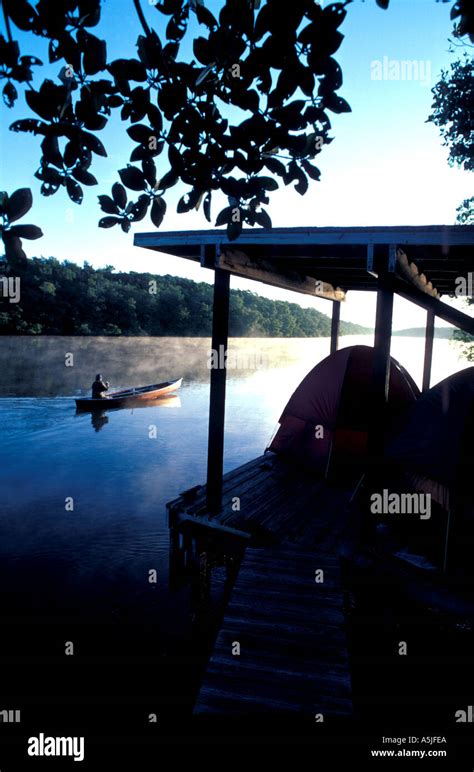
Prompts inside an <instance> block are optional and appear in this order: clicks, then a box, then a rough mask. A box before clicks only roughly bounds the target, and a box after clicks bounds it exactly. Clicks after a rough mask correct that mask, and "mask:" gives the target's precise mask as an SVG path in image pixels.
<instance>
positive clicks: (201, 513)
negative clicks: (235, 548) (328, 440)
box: [168, 453, 352, 554]
mask: <svg viewBox="0 0 474 772" xmlns="http://www.w3.org/2000/svg"><path fill="white" fill-rule="evenodd" d="M351 494H352V487H346V488H344V487H341V486H335V485H329V484H328V483H327V481H326V480H323V479H318V478H315V477H313V478H312V477H311V476H309V475H308V474H307V473H305V472H304V470H301V468H300V467H298V466H295V465H291V464H287V463H285V462H284V461H282V460H281V459H279V458H278V457H277V456H275V455H274V454H273V453H266V454H264V455H262V456H259V457H258V458H255V459H253V460H252V461H249V462H248V463H247V464H243V465H242V466H240V467H238V468H237V469H234V470H233V471H231V472H229V473H228V474H226V475H224V478H223V491H222V509H221V511H220V512H219V513H218V514H217V515H213V516H211V515H209V513H208V510H207V502H206V486H204V485H203V486H196V487H195V488H191V489H190V490H189V491H185V492H184V493H182V494H181V495H180V496H179V497H178V498H177V499H175V500H174V501H171V502H170V503H169V504H168V511H169V523H170V528H172V529H173V528H174V527H178V528H179V527H180V526H182V525H184V524H185V523H187V524H189V525H190V527H192V526H194V527H197V528H199V526H202V527H205V528H208V529H209V528H211V529H216V530H220V531H221V532H222V533H227V534H229V535H232V534H233V535H235V536H238V537H241V538H242V539H244V540H250V539H252V542H253V543H254V544H257V545H260V544H262V545H263V544H266V545H268V543H279V542H281V541H285V542H292V543H295V544H299V545H300V546H301V547H303V548H304V549H311V548H317V549H318V551H319V552H329V553H332V554H334V553H335V552H336V551H337V548H338V546H339V544H340V542H341V540H342V538H343V536H344V532H345V529H346V525H347V520H348V514H347V504H348V502H349V499H350V496H351Z"/></svg>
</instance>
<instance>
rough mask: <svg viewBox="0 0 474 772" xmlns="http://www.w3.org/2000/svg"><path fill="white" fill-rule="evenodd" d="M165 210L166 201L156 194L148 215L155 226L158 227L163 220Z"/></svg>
mask: <svg viewBox="0 0 474 772" xmlns="http://www.w3.org/2000/svg"><path fill="white" fill-rule="evenodd" d="M165 212H166V202H165V200H164V199H163V198H161V197H160V196H158V197H157V198H155V199H154V200H153V204H152V205H151V213H150V217H151V220H152V222H153V225H155V226H156V227H157V228H159V227H160V225H161V223H162V222H163V217H164V216H165Z"/></svg>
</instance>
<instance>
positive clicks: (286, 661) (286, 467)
mask: <svg viewBox="0 0 474 772" xmlns="http://www.w3.org/2000/svg"><path fill="white" fill-rule="evenodd" d="M351 493H352V488H348V487H346V488H344V487H341V486H336V485H331V484H329V483H328V481H326V480H323V479H320V478H316V477H314V476H313V477H312V476H311V475H308V473H307V472H305V471H304V470H302V469H301V468H300V467H299V466H297V465H294V464H288V463H286V462H285V461H283V460H282V459H281V458H279V457H277V456H276V455H275V454H273V453H266V454H264V455H263V456H260V457H259V458H256V459H254V460H252V461H250V462H249V463H247V464H244V465H243V466H240V467H238V468H237V469H235V470H233V471H231V472H230V473H228V474H226V475H224V477H223V491H222V509H221V511H220V512H219V513H218V514H216V515H212V516H211V515H210V514H209V512H208V509H207V498H206V487H205V486H196V487H195V488H191V489H190V490H189V491H185V492H184V493H182V494H181V495H180V496H179V498H177V499H175V500H174V501H172V502H170V503H169V504H168V509H169V519H170V530H171V542H172V544H174V545H175V549H174V550H172V560H171V562H170V581H173V582H174V583H175V584H176V583H177V577H178V582H179V576H180V575H186V572H188V573H189V571H191V573H192V570H193V566H194V570H196V566H197V565H200V570H201V575H202V576H205V577H206V582H207V585H208V586H207V587H203V596H205V595H206V593H209V586H210V581H211V580H210V576H211V572H210V570H209V565H210V563H212V558H211V557H210V556H211V554H212V552H209V547H208V546H207V545H208V544H210V543H212V540H213V539H214V538H216V537H217V538H218V539H222V540H223V543H224V544H225V545H226V546H225V548H224V551H225V552H226V553H227V554H230V553H229V552H228V550H229V549H230V552H232V545H234V547H235V550H234V554H235V555H237V561H238V560H239V555H241V554H242V550H243V549H245V554H244V557H243V560H242V563H241V564H240V568H239V571H238V575H237V579H236V580H235V583H234V585H233V589H232V591H231V596H230V601H229V603H228V605H227V608H226V610H225V614H224V619H223V624H222V627H221V629H220V632H219V633H218V636H217V639H216V642H215V645H214V650H213V653H212V656H211V658H210V661H209V664H208V668H207V670H206V673H205V676H204V680H203V683H202V687H201V690H200V693H199V696H198V699H197V702H196V707H195V713H196V714H206V715H207V714H216V715H217V714H218V715H219V716H221V717H226V716H235V717H239V718H244V717H245V716H247V715H251V714H254V713H255V712H260V713H265V714H267V713H269V712H270V713H272V714H275V713H280V714H293V715H295V714H297V715H306V716H307V717H310V716H315V715H316V714H321V715H322V716H323V717H325V716H347V715H350V713H351V696H350V695H351V690H350V675H349V658H348V652H347V646H346V640H345V623H344V614H343V587H342V582H341V577H340V565H339V559H338V552H339V548H340V546H341V544H342V543H343V542H344V540H345V538H346V535H347V527H348V519H349V515H348V502H349V499H350V496H351ZM237 545H238V546H237ZM210 549H211V550H212V548H210ZM203 561H204V562H203ZM203 566H204V567H205V568H206V570H205V571H204V573H203V571H202V567H203ZM316 571H322V572H323V574H322V578H323V581H316V574H315V572H316ZM236 644H238V645H239V646H240V654H235V652H234V653H233V647H234V649H235V645H236ZM313 720H314V718H313ZM320 720H321V719H320Z"/></svg>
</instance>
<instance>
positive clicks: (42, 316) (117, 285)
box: [0, 257, 368, 337]
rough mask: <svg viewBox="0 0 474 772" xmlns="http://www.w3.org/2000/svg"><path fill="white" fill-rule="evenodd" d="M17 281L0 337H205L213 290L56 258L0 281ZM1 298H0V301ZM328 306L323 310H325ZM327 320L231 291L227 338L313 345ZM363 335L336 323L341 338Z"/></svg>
mask: <svg viewBox="0 0 474 772" xmlns="http://www.w3.org/2000/svg"><path fill="white" fill-rule="evenodd" d="M9 274H10V276H11V277H13V275H14V277H15V278H16V279H18V278H19V280H20V283H19V287H20V299H19V302H11V301H12V299H13V298H8V297H5V294H6V292H5V287H6V282H4V285H2V286H3V287H4V289H3V291H2V289H1V288H0V332H1V334H3V335H15V334H22V335H157V336H158V335H179V336H181V335H182V336H208V335H210V334H211V319H212V286H211V285H210V284H207V283H205V282H199V283H198V282H195V281H192V280H190V279H182V278H180V277H177V276H155V275H153V274H150V273H135V272H130V273H120V272H115V270H114V268H113V267H111V266H107V267H106V268H93V267H92V266H91V265H89V264H88V263H87V262H86V263H84V266H83V267H81V266H79V265H77V264H76V263H72V262H68V261H64V262H61V261H59V260H57V259H56V258H53V257H49V258H43V257H41V258H32V259H28V260H27V261H22V262H21V263H20V261H19V262H18V263H17V264H16V265H15V267H14V270H13V268H10V269H9V268H8V265H7V264H3V266H2V265H1V264H0V275H1V276H3V277H8V276H9ZM2 295H3V297H2ZM329 309H330V304H328V310H329ZM330 326H331V322H330V319H329V317H327V316H325V315H324V314H322V313H320V312H319V311H317V310H316V309H309V308H301V307H300V306H299V305H297V304H296V303H288V302H285V301H279V300H270V299H268V298H264V297H261V296H259V295H256V294H255V293H253V292H249V291H243V290H231V298H230V334H231V335H232V336H234V337H247V336H263V337H319V336H325V335H329V334H330ZM365 332H368V330H367V328H365V327H361V326H360V325H356V324H352V323H349V322H342V323H341V333H342V334H363V333H365Z"/></svg>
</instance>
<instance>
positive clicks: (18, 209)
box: [5, 188, 33, 222]
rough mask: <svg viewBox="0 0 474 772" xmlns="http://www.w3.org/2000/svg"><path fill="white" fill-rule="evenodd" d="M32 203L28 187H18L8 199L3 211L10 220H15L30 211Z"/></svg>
mask: <svg viewBox="0 0 474 772" xmlns="http://www.w3.org/2000/svg"><path fill="white" fill-rule="evenodd" d="M32 205H33V196H32V193H31V190H30V189H29V188H19V189H18V190H15V192H14V193H12V194H11V196H10V197H9V199H8V202H7V204H6V206H5V213H6V214H7V216H8V219H9V221H10V222H15V221H16V220H19V219H20V218H21V217H23V216H24V215H25V214H26V213H27V212H29V211H30V209H31V207H32Z"/></svg>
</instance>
